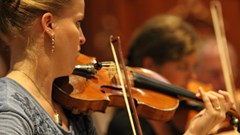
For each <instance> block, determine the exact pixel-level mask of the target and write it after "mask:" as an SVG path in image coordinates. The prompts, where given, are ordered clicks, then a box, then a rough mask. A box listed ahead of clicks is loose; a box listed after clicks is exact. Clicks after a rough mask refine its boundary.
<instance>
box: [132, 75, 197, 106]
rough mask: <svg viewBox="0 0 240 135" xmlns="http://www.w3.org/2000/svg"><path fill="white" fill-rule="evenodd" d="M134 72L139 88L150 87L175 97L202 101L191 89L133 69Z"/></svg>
mask: <svg viewBox="0 0 240 135" xmlns="http://www.w3.org/2000/svg"><path fill="white" fill-rule="evenodd" d="M132 74H133V77H134V79H133V81H134V86H135V87H137V88H143V89H149V90H153V91H155V92H160V93H164V94H167V95H169V96H173V97H178V96H182V97H186V98H190V99H193V100H196V101H201V102H202V100H201V99H199V98H197V97H196V96H195V93H193V92H191V91H189V90H186V89H184V88H182V87H179V86H176V85H172V84H168V83H165V82H163V81H159V80H157V79H153V78H150V77H148V76H145V75H142V74H139V73H137V72H133V71H132Z"/></svg>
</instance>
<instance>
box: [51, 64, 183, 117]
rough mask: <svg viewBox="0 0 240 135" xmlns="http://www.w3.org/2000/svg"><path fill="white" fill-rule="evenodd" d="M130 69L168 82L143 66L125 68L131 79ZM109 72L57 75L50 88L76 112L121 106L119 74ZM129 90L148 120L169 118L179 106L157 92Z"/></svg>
mask: <svg viewBox="0 0 240 135" xmlns="http://www.w3.org/2000/svg"><path fill="white" fill-rule="evenodd" d="M132 70H134V71H135V72H141V73H142V74H144V75H147V76H149V77H154V78H155V79H159V80H161V81H165V82H167V81H166V79H164V78H163V77H161V76H160V75H158V74H157V73H155V72H153V71H150V70H147V69H143V68H135V69H134V68H128V71H129V76H130V78H132V77H131V71H132ZM109 74H110V75H109ZM112 74H113V73H112V72H111V73H110V71H108V69H105V68H101V69H100V70H99V71H97V73H96V74H95V75H94V76H92V78H91V79H87V78H84V77H81V76H77V75H70V76H69V77H65V78H58V79H56V80H55V83H54V84H55V85H57V86H54V90H53V94H54V99H55V100H56V101H57V102H60V104H63V106H64V107H65V108H67V109H70V110H72V112H73V113H75V114H76V113H81V112H88V111H97V112H104V111H105V109H106V107H107V106H112V107H120V108H124V107H125V101H124V99H123V94H122V91H121V88H120V87H119V85H118V84H119V83H118V77H117V76H114V77H113V76H112ZM132 85H133V84H132ZM56 87H58V88H56ZM59 89H60V90H59ZM131 90H132V94H133V97H134V100H135V103H136V109H137V113H138V115H140V116H142V117H145V118H148V119H153V120H161V121H168V120H170V119H171V118H172V117H173V115H174V113H175V110H176V109H177V107H178V105H179V100H178V99H176V98H174V97H171V96H168V95H165V94H162V93H159V92H155V91H151V90H147V89H139V88H135V87H134V86H133V87H131ZM56 97H57V98H56ZM64 99H66V100H64ZM71 102H73V103H71Z"/></svg>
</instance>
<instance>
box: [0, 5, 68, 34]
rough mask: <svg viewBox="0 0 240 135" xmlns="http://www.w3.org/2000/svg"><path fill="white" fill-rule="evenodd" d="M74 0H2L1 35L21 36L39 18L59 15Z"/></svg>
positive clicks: (0, 15) (0, 7)
mask: <svg viewBox="0 0 240 135" xmlns="http://www.w3.org/2000/svg"><path fill="white" fill-rule="evenodd" d="M71 2H72V0H1V1H0V33H1V34H2V35H5V36H9V35H11V34H16V35H20V33H21V32H23V31H24V30H26V29H27V27H28V26H29V25H30V24H31V22H33V21H34V20H35V19H36V18H37V17H38V16H40V15H42V14H44V13H46V12H51V13H52V14H55V15H58V14H60V12H61V11H62V10H63V9H64V8H65V7H66V4H69V3H71Z"/></svg>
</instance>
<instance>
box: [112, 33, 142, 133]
mask: <svg viewBox="0 0 240 135" xmlns="http://www.w3.org/2000/svg"><path fill="white" fill-rule="evenodd" d="M110 45H111V49H112V53H113V57H114V61H115V64H116V68H117V72H118V75H119V80H120V84H121V87H122V91H123V97H124V101H125V104H126V108H127V112H128V116H129V119H130V124H131V127H132V131H133V134H134V135H136V134H137V133H138V135H143V133H142V129H141V125H140V121H139V118H138V115H137V110H136V106H135V104H134V100H133V96H132V92H131V88H130V81H129V78H128V75H127V70H126V66H125V64H124V59H123V54H122V49H121V43H120V37H119V36H117V37H114V36H110ZM115 48H117V52H118V56H117V53H116V50H115ZM118 58H119V61H120V62H119V61H118ZM120 66H121V67H120ZM123 78H124V79H125V80H124V79H123ZM124 83H125V84H124ZM130 106H131V108H130ZM131 109H132V111H133V116H134V117H132V115H131ZM133 118H134V121H133ZM134 122H135V123H134ZM135 125H136V126H137V131H138V132H136V129H135Z"/></svg>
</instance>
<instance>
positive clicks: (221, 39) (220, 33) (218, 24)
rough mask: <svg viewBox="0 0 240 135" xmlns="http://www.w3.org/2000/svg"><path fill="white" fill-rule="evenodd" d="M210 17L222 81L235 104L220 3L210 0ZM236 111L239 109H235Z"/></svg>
mask: <svg viewBox="0 0 240 135" xmlns="http://www.w3.org/2000/svg"><path fill="white" fill-rule="evenodd" d="M211 15H212V20H213V26H214V31H215V36H216V40H217V45H218V50H219V52H220V53H219V55H220V60H221V64H222V70H223V76H224V81H225V85H226V89H227V91H228V93H229V94H230V96H231V98H232V100H233V101H234V102H235V103H237V102H236V98H235V96H234V95H235V93H234V92H235V91H236V88H235V84H234V79H233V72H232V68H231V62H230V57H229V51H228V46H227V39H226V35H225V29H224V22H223V16H222V7H221V3H220V2H219V1H218V0H212V1H211ZM237 111H239V109H238V108H237Z"/></svg>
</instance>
